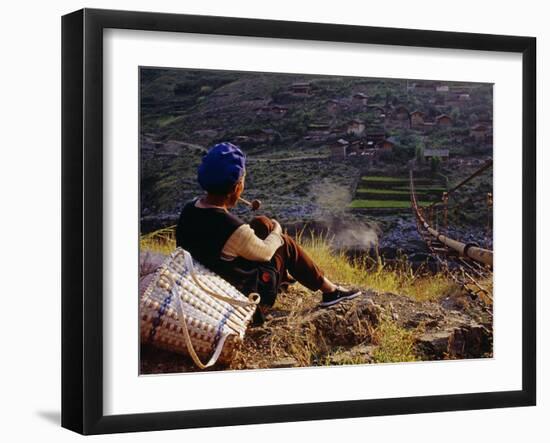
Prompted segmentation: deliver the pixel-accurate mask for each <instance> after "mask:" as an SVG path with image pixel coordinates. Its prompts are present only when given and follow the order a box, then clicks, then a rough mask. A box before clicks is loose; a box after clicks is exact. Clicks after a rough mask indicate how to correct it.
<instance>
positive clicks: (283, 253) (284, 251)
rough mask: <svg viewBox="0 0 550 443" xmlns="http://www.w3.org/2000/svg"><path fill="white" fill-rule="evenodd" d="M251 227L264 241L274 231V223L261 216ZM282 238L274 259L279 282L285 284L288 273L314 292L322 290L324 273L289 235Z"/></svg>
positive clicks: (251, 223) (256, 218) (253, 221)
mask: <svg viewBox="0 0 550 443" xmlns="http://www.w3.org/2000/svg"><path fill="white" fill-rule="evenodd" d="M250 227H251V228H252V229H253V230H254V232H255V233H256V235H257V236H258V237H259V238H261V239H262V240H263V239H265V238H266V237H267V236H268V235H269V233H270V232H271V231H272V230H273V222H272V221H271V219H269V218H268V217H265V216H263V215H261V216H258V217H255V218H254V219H253V220H252V221H251V222H250ZM282 237H283V241H284V243H283V245H282V246H280V247H279V248H278V249H277V250H276V251H275V255H274V256H273V259H272V263H274V264H275V267H276V269H277V272H278V273H279V277H280V278H279V281H281V282H284V281H285V279H286V276H287V272H288V273H289V274H290V275H291V276H292V277H293V278H295V279H296V280H298V281H299V282H300V283H301V284H303V285H304V286H305V287H306V288H308V289H310V290H312V291H317V290H319V289H321V287H322V286H323V283H324V277H323V271H321V269H319V267H318V266H317V265H316V264H315V263H314V262H313V260H312V259H311V257H310V256H309V255H308V254H307V253H306V252H305V251H304V250H303V249H302V248H301V247H300V245H298V244H297V243H296V241H295V240H294V239H293V238H292V237H290V236H289V235H287V234H283V236H282Z"/></svg>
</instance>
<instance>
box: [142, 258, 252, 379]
mask: <svg viewBox="0 0 550 443" xmlns="http://www.w3.org/2000/svg"><path fill="white" fill-rule="evenodd" d="M259 300H260V297H259V295H258V294H255V293H252V294H250V295H249V296H248V298H247V297H245V296H244V295H243V294H242V293H241V292H239V291H238V290H237V289H236V288H235V287H234V286H232V285H230V284H229V283H228V282H226V281H225V280H224V279H222V278H221V277H220V276H218V275H216V274H215V273H213V272H212V271H210V270H208V269H207V268H205V267H204V266H202V265H201V264H200V263H198V262H194V261H193V258H192V257H191V254H189V252H187V251H185V250H184V249H182V248H177V249H176V250H175V251H174V252H173V253H172V254H170V256H169V257H168V258H167V259H166V260H165V261H164V263H162V265H161V266H160V267H159V268H158V269H157V271H156V273H155V276H154V278H153V279H152V281H151V282H150V283H149V285H148V286H147V288H146V289H145V291H144V293H143V294H142V295H141V299H140V330H141V341H142V343H151V344H153V345H155V346H157V347H159V348H163V349H167V350H169V351H173V352H177V353H180V354H185V355H189V356H191V358H192V359H193V361H194V362H195V364H196V365H197V366H198V367H199V368H201V369H204V368H207V367H209V366H212V365H213V364H215V363H216V361H218V360H220V361H223V362H228V361H230V360H231V358H232V356H233V354H234V351H235V349H236V346H237V345H239V344H240V343H241V342H242V340H243V338H244V334H245V332H246V328H247V326H248V323H249V322H250V320H251V318H252V315H253V314H254V311H255V310H256V305H257V304H258V302H259ZM203 359H208V362H206V363H203Z"/></svg>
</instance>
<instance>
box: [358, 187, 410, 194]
mask: <svg viewBox="0 0 550 443" xmlns="http://www.w3.org/2000/svg"><path fill="white" fill-rule="evenodd" d="M357 192H359V193H360V192H368V193H370V194H396V195H409V194H410V192H409V191H398V190H395V189H376V188H359V189H357Z"/></svg>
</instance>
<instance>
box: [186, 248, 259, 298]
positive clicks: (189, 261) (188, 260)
mask: <svg viewBox="0 0 550 443" xmlns="http://www.w3.org/2000/svg"><path fill="white" fill-rule="evenodd" d="M183 257H184V260H185V266H186V267H187V269H189V273H190V274H191V277H192V278H193V281H194V282H195V283H196V284H197V286H198V287H199V288H201V289H202V290H203V291H204V292H206V293H207V294H209V295H211V296H212V297H214V298H217V299H218V300H221V301H224V302H226V303H229V304H230V305H231V306H241V307H246V306H254V305H257V304H258V303H260V294H258V293H257V292H251V293H250V294H248V300H247V301H241V300H235V299H234V298H232V297H226V296H224V295H221V294H218V293H217V292H215V291H212V290H211V289H210V288H208V287H207V286H205V285H204V283H203V282H201V281H200V279H199V276H198V275H197V273H196V272H195V267H194V266H193V258H192V257H191V254H189V252H187V251H185V250H184V251H183Z"/></svg>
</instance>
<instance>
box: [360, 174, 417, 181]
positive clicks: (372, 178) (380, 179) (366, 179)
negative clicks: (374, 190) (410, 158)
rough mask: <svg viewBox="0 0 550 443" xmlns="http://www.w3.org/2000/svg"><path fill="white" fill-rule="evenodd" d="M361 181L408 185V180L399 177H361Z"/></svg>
mask: <svg viewBox="0 0 550 443" xmlns="http://www.w3.org/2000/svg"><path fill="white" fill-rule="evenodd" d="M361 180H364V181H368V182H385V183H409V180H408V179H406V178H400V177H384V176H368V175H366V176H363V177H361Z"/></svg>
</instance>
